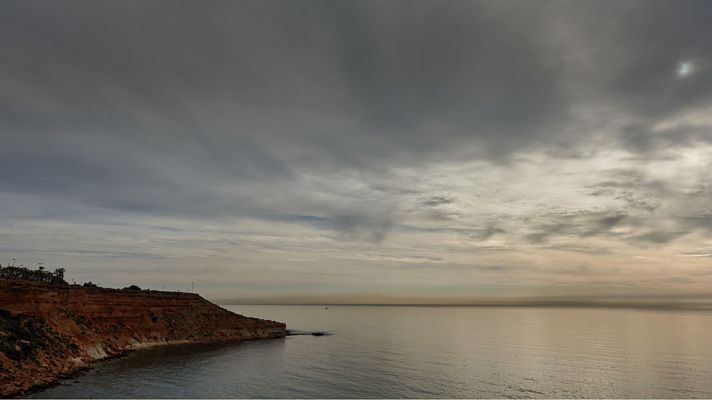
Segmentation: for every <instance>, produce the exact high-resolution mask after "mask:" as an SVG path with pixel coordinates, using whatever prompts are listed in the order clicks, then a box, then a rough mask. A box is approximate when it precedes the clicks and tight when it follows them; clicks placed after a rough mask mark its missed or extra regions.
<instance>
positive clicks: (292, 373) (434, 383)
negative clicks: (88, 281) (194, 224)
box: [37, 306, 712, 398]
mask: <svg viewBox="0 0 712 400" xmlns="http://www.w3.org/2000/svg"><path fill="white" fill-rule="evenodd" d="M232 309H233V310H234V311H237V312H239V313H242V314H247V315H253V316H258V317H264V318H270V319H275V320H281V321H285V322H287V324H288V326H289V327H290V328H291V329H297V330H305V331H313V330H324V331H329V332H331V333H332V335H331V336H322V337H314V336H293V337H288V338H286V339H281V340H267V341H255V342H249V343H242V344H213V345H192V346H179V347H166V348H158V349H152V350H149V351H145V352H141V353H137V354H135V355H132V356H130V357H127V358H124V359H119V360H113V361H109V362H107V363H103V364H99V365H100V366H99V367H98V368H97V369H94V370H92V371H90V372H89V373H87V374H85V375H83V376H81V377H80V378H79V381H80V383H76V384H72V385H71V386H62V387H57V388H53V389H50V390H47V391H45V392H42V393H39V394H37V396H39V397H174V398H175V397H178V398H181V397H213V398H214V397H271V398H280V397H289V398H293V397H322V398H324V397H326V398H333V397H338V398H344V397H348V398H353V397H375V398H381V397H420V398H422V397H469V398H472V397H485V398H492V397H495V398H502V397H530V398H542V397H557V398H562V397H567V398H571V397H587V398H591V397H636V398H641V397H642V398H660V397H676V398H679V397H710V396H712V383H711V382H710V381H709V380H708V379H707V378H708V377H709V376H712V361H711V360H712V357H710V356H712V341H710V340H708V332H709V331H710V328H712V314H708V313H699V312H698V313H695V312H680V311H674V312H673V311H651V310H621V309H574V308H468V307H351V306H331V307H329V309H328V310H324V308H323V307H308V306H241V307H232Z"/></svg>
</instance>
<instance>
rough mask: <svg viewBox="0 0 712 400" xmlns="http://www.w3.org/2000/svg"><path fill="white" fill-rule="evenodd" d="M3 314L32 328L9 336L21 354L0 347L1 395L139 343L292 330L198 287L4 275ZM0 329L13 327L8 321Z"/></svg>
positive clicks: (0, 313)
mask: <svg viewBox="0 0 712 400" xmlns="http://www.w3.org/2000/svg"><path fill="white" fill-rule="evenodd" d="M16 319H17V320H18V321H19V322H18V321H15V320H16ZM3 320H8V321H9V320H12V321H14V322H13V324H14V325H13V324H11V325H12V326H15V325H17V326H18V327H22V326H26V327H33V328H32V329H31V330H29V331H28V330H26V331H23V332H24V333H22V335H21V336H18V337H19V338H20V340H18V341H17V342H15V341H12V342H11V343H12V347H9V348H11V349H12V348H14V349H15V352H16V353H19V354H15V355H14V356H15V357H16V358H17V360H18V361H13V360H11V359H10V358H9V355H8V354H4V353H3V352H2V350H0V397H9V396H16V395H19V394H21V393H23V392H25V391H27V390H28V389H30V388H32V387H33V386H36V385H46V384H49V383H51V382H52V381H53V380H56V379H57V378H58V377H60V376H62V375H66V374H68V373H72V372H76V371H78V370H80V369H81V368H84V367H85V366H86V365H87V363H90V362H92V361H95V360H100V359H104V358H107V357H116V356H118V355H121V354H124V353H126V352H127V351H130V350H131V349H134V348H144V347H151V346H156V345H165V344H174V343H197V342H214V341H227V340H250V339H262V338H279V337H284V336H285V335H286V327H285V325H284V324H283V323H280V322H275V321H267V320H262V319H257V318H249V317H245V316H242V315H238V314H235V313H232V312H230V311H228V310H225V309H223V308H221V307H219V306H217V305H215V304H213V303H210V302H209V301H207V300H205V299H203V298H202V297H200V296H199V295H197V294H192V293H178V292H157V291H148V290H120V289H104V288H98V287H78V286H55V285H47V284H38V283H28V282H19V281H2V280H0V321H3ZM16 322H17V324H16ZM20 322H21V323H20ZM0 328H2V331H3V332H5V331H7V328H6V327H5V325H4V324H0ZM18 329H19V328H18ZM8 336H9V333H8V334H6V335H5V336H4V337H8ZM5 348H7V347H5ZM0 349H2V347H0ZM43 364H44V367H43ZM13 365H14V366H15V367H16V368H14V369H10V368H11V367H12V366H13Z"/></svg>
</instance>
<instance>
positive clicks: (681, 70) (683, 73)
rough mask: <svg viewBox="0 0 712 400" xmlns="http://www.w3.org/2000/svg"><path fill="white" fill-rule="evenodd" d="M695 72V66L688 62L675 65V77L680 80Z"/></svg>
mask: <svg viewBox="0 0 712 400" xmlns="http://www.w3.org/2000/svg"><path fill="white" fill-rule="evenodd" d="M694 70H695V66H694V65H693V64H692V63H691V62H689V61H680V62H678V63H677V69H676V70H675V73H677V76H678V77H680V78H686V77H688V76H690V75H692V73H693V72H694Z"/></svg>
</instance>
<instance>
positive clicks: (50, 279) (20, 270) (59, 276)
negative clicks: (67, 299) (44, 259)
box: [0, 265, 68, 285]
mask: <svg viewBox="0 0 712 400" xmlns="http://www.w3.org/2000/svg"><path fill="white" fill-rule="evenodd" d="M65 271H66V269H64V268H55V270H54V271H52V272H50V271H47V270H45V269H44V266H42V265H40V267H39V269H35V270H33V269H29V268H26V267H23V266H19V267H16V266H14V265H12V266H10V265H8V266H7V267H3V266H2V265H0V279H6V280H19V281H31V282H41V283H49V284H53V285H68V283H67V281H65V280H64V272H65Z"/></svg>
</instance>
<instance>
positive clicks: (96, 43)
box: [0, 0, 712, 307]
mask: <svg viewBox="0 0 712 400" xmlns="http://www.w3.org/2000/svg"><path fill="white" fill-rule="evenodd" d="M710 20H712V2H704V1H692V0H690V1H687V0H681V1H677V0H676V1H598V0H596V1H576V2H571V1H557V0H543V1H536V2H534V1H508V0H502V1H499V0H498V1H449V0H437V1H431V0H414V1H399V0H389V1H370V0H362V1H348V0H347V1H339V2H333V1H298V2H297V1H283V0H260V1H254V0H242V1H221V0H215V1H210V2H198V1H186V2H171V1H152V2H149V3H143V2H132V1H112V0H91V1H88V0H87V1H84V0H65V1H62V2H54V1H41V0H40V1H32V2H26V1H14V0H0V51H1V52H2V54H3V59H2V61H0V264H2V265H6V263H7V261H6V260H8V259H10V258H15V259H17V264H20V263H23V264H24V265H25V266H30V267H34V266H36V265H37V263H40V262H42V263H44V264H45V266H46V267H48V268H53V267H55V266H66V267H67V269H68V270H67V277H68V280H70V281H72V280H75V281H77V282H86V281H92V282H95V283H99V284H101V285H103V286H107V287H124V286H128V285H131V284H137V285H139V286H140V287H142V288H148V289H156V290H160V289H162V288H165V289H166V290H181V291H189V290H190V288H191V285H192V284H194V285H195V290H196V292H198V293H200V294H201V295H203V296H204V297H206V298H208V299H211V300H215V301H219V302H224V301H229V302H230V301H238V300H239V301H243V302H244V301H249V302H262V303H264V302H267V303H276V302H292V303H299V302H313V303H314V304H321V303H330V304H336V303H352V302H359V303H364V304H370V303H379V302H380V303H384V302H385V303H388V302H391V303H399V302H400V303H404V304H419V303H424V302H425V303H435V304H445V303H449V304H464V303H468V302H470V303H477V304H491V303H509V302H521V303H522V304H536V303H539V304H541V303H543V302H548V301H551V302H554V303H556V302H562V301H563V302H564V303H566V304H603V303H605V304H634V305H635V304H643V305H644V306H648V305H651V304H655V305H656V306H670V307H677V306H678V305H679V304H681V303H685V304H687V303H690V304H693V305H695V306H697V304H703V303H704V304H705V307H706V304H707V303H708V302H710V301H711V300H710V299H712V294H710V295H708V293H709V288H710V287H712V207H711V206H710V204H712V203H710V200H711V199H712V175H711V174H712V41H710V40H709V38H710V37H712V24H710V23H709V21H710ZM3 258H4V259H3ZM552 304H553V303H552Z"/></svg>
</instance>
